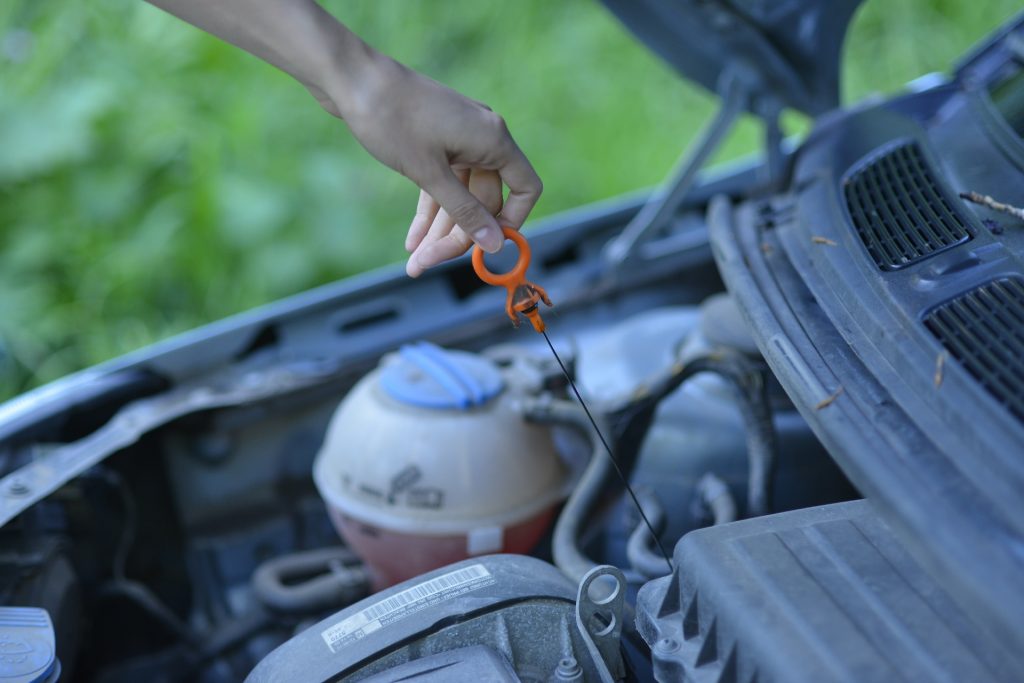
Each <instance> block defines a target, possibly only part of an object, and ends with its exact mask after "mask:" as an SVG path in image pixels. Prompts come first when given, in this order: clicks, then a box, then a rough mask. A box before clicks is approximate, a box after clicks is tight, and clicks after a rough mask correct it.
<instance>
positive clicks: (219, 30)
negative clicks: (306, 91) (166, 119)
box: [148, 0, 382, 115]
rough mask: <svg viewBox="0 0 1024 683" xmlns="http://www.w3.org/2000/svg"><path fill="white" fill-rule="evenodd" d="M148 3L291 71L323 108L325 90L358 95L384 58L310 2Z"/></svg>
mask: <svg viewBox="0 0 1024 683" xmlns="http://www.w3.org/2000/svg"><path fill="white" fill-rule="evenodd" d="M148 1H149V2H150V3H151V4H153V5H156V6H157V7H160V8H161V9H163V10H165V11H167V12H169V13H171V14H173V15H175V16H177V17H178V18H180V19H183V20H184V21H187V22H188V23H190V24H192V25H193V26H196V27H197V28H200V29H202V30H204V31H206V32H208V33H212V34H213V35H215V36H217V37H219V38H221V39H223V40H225V41H227V42H229V43H232V44H234V45H236V46H238V47H240V48H242V49H243V50H245V51H246V52H249V53H251V54H253V55H255V56H256V57H259V58H260V59H262V60H264V61H266V62H268V63H270V64H273V65H274V66H277V67H278V68H280V69H281V70H283V71H285V72H286V73H288V74H291V75H292V76H293V77H294V78H295V79H297V80H298V81H300V82H301V83H303V84H304V85H305V86H306V87H308V88H310V90H312V91H313V93H314V95H316V96H317V97H318V99H321V102H322V103H324V104H325V106H327V103H325V102H324V99H323V97H322V96H323V95H325V94H326V93H331V96H332V99H336V98H337V94H338V93H345V95H346V96H347V97H348V98H356V97H358V96H359V92H360V89H361V88H362V87H363V85H364V84H365V83H368V82H371V81H372V79H371V78H368V77H367V72H368V71H369V70H371V69H373V68H374V65H375V62H378V61H380V60H381V59H382V57H381V55H379V54H378V53H377V52H375V51H374V50H373V48H371V47H370V46H369V45H367V44H366V43H365V42H363V41H362V39H360V38H359V36H357V35H355V34H354V33H352V32H351V31H349V30H348V29H347V28H346V27H345V26H344V25H343V24H341V22H339V21H338V20H337V19H335V18H334V17H333V16H332V15H331V14H329V13H328V12H327V11H326V10H324V9H323V8H322V7H320V5H318V4H317V3H316V2H314V1H313V0H148ZM334 104H335V105H336V107H337V108H338V109H343V108H344V106H345V104H346V103H344V102H334ZM328 108H330V107H328ZM332 113H335V114H338V115H341V114H342V112H340V111H334V112H332Z"/></svg>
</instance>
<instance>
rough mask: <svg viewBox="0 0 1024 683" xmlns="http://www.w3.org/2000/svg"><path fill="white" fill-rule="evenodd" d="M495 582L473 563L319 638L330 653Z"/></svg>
mask: <svg viewBox="0 0 1024 683" xmlns="http://www.w3.org/2000/svg"><path fill="white" fill-rule="evenodd" d="M493 583H494V578H493V577H492V576H491V573H490V572H489V571H487V567H485V566H483V565H482V564H473V565H470V566H468V567H463V568H462V569H456V570H455V571H453V572H448V573H447V574H442V575H441V576H438V577H435V578H433V579H430V580H429V581H424V582H423V583H418V584H416V585H415V586H413V587H412V588H406V589H405V590H403V591H402V592H400V593H395V594H394V595H392V596H391V597H389V598H385V599H384V600H381V601H380V602H377V603H374V604H372V605H370V606H369V607H367V608H366V609H364V610H362V611H360V612H358V613H356V614H353V615H352V616H350V617H346V618H345V619H342V620H341V621H339V622H338V623H337V624H335V625H334V626H331V627H330V628H328V629H325V630H324V631H322V632H321V633H320V636H321V637H322V638H323V639H324V642H325V643H327V647H329V648H330V649H331V652H337V651H338V649H339V648H342V647H345V646H346V645H348V644H349V643H352V642H355V641H357V640H359V639H360V638H363V637H365V636H367V635H369V634H370V633H373V632H374V631H376V630H378V629H380V628H383V627H385V626H387V625H388V624H393V623H394V622H396V621H398V620H400V619H404V618H405V617H407V616H409V615H410V614H414V613H416V612H418V611H420V610H421V609H423V608H424V607H429V606H431V605H436V604H438V603H440V602H444V601H445V600H451V599H452V598H454V597H458V596H459V595H462V594H463V593H468V592H469V591H472V590H476V589H478V588H483V587H484V586H489V585H491V584H493Z"/></svg>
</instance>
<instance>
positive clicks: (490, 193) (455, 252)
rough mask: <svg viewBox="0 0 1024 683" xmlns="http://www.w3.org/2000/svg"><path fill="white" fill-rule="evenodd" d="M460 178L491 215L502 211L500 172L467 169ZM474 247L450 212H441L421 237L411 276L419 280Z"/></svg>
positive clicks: (408, 269) (409, 267) (409, 269)
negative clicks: (424, 273) (435, 267)
mask: <svg viewBox="0 0 1024 683" xmlns="http://www.w3.org/2000/svg"><path fill="white" fill-rule="evenodd" d="M456 175H457V177H458V179H459V181H460V182H462V183H463V184H465V185H467V187H468V188H469V191H470V193H471V194H472V195H473V196H474V197H476V198H477V200H478V201H479V202H480V203H481V204H483V206H484V208H485V209H487V212H488V213H490V214H491V215H494V214H496V213H498V212H499V211H501V202H502V185H501V177H500V176H499V175H498V173H497V172H496V171H488V170H480V169H475V170H473V171H472V172H470V171H469V170H463V171H459V172H457V173H456ZM452 233H454V234H452ZM449 235H451V237H449ZM503 239H504V238H503ZM471 246H473V242H472V240H470V239H469V237H468V236H467V235H466V232H465V231H464V230H462V229H461V228H459V227H457V226H456V225H455V221H454V220H453V219H452V218H451V216H449V215H448V212H447V211H445V210H444V209H441V210H440V211H438V212H437V215H436V216H435V217H434V222H433V223H432V224H431V225H430V228H429V230H428V231H427V233H426V234H425V235H421V236H420V238H419V242H418V244H417V245H416V247H415V249H414V250H413V253H412V256H411V257H410V258H409V261H408V263H407V264H406V268H405V270H406V273H408V274H409V275H410V276H411V277H417V276H419V275H420V274H422V273H423V271H424V270H426V269H427V268H430V267H432V266H436V265H437V264H439V263H442V262H444V261H446V260H448V259H451V258H455V257H456V256H461V255H462V254H463V253H465V252H466V250H467V249H469V248H470V247H471Z"/></svg>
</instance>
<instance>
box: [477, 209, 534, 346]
mask: <svg viewBox="0 0 1024 683" xmlns="http://www.w3.org/2000/svg"><path fill="white" fill-rule="evenodd" d="M502 232H503V233H505V238H506V239H510V240H512V241H513V242H515V245H516V247H517V248H518V249H519V259H518V260H517V261H516V265H515V266H513V267H512V270H510V271H508V272H507V273H501V274H497V273H492V272H491V271H489V270H488V269H487V264H485V263H484V252H483V250H482V249H480V248H479V247H477V248H476V249H474V250H473V270H475V271H476V274H477V277H479V278H480V279H481V280H483V281H484V282H486V283H487V284H489V285H494V286H495V287H504V288H505V289H507V290H508V299H507V300H506V302H505V313H507V314H508V317H509V318H511V319H512V324H513V325H515V326H516V327H519V314H522V315H525V316H526V318H527V319H528V320H529V321H530V323H531V324H532V325H533V329H535V330H537V331H538V332H542V333H543V332H544V329H545V325H544V321H543V320H542V319H541V317H540V308H539V306H540V302H541V301H543V302H544V303H545V304H547V305H548V306H550V305H551V299H549V298H548V295H547V292H545V291H544V289H543V288H542V287H538V286H537V285H535V284H533V283H532V282H530V281H529V280H527V279H526V270H527V268H529V267H530V245H529V243H528V242H527V241H526V238H525V237H523V235H522V234H521V233H520V232H519V231H518V230H513V229H512V228H502Z"/></svg>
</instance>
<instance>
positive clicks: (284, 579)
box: [252, 547, 370, 613]
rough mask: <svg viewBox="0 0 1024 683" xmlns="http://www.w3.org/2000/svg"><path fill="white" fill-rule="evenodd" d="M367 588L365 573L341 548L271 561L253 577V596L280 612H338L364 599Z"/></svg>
mask: <svg viewBox="0 0 1024 683" xmlns="http://www.w3.org/2000/svg"><path fill="white" fill-rule="evenodd" d="M369 585H370V580H369V576H368V574H367V572H366V569H365V568H364V567H363V565H362V563H361V562H360V561H359V559H358V558H357V557H356V556H355V554H354V553H353V552H352V551H351V550H349V549H348V548H344V547H333V548H317V549H316V550H308V551H304V552H297V553H290V554H288V555H281V556H279V557H274V558H271V559H269V560H267V561H266V562H264V563H263V564H261V565H260V566H259V567H258V568H257V569H256V571H255V572H254V573H253V575H252V590H253V593H255V594H256V597H257V598H259V600H260V602H262V603H263V604H264V605H266V606H267V607H269V608H271V609H274V610H277V611H279V612H293V613H306V612H317V611H321V610H328V609H340V608H342V607H345V606H346V605H349V604H351V603H353V602H355V601H356V600H359V599H360V598H362V597H363V596H365V595H366V594H367V591H368V588H369Z"/></svg>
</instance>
